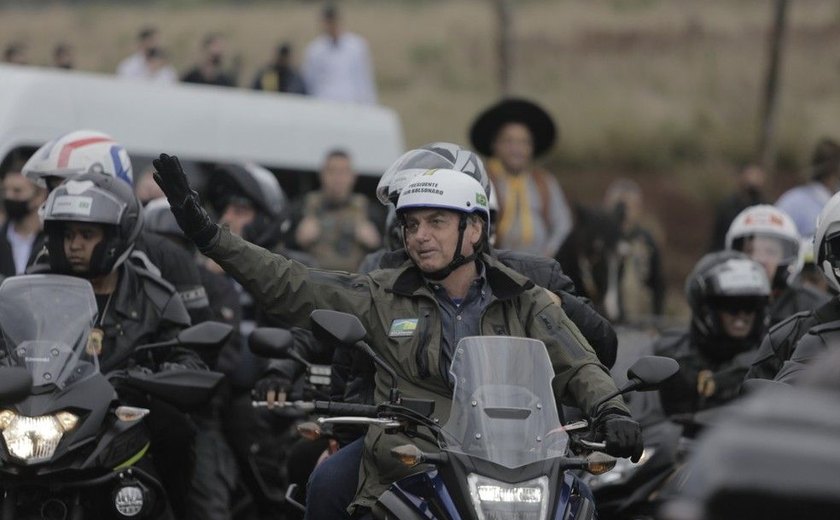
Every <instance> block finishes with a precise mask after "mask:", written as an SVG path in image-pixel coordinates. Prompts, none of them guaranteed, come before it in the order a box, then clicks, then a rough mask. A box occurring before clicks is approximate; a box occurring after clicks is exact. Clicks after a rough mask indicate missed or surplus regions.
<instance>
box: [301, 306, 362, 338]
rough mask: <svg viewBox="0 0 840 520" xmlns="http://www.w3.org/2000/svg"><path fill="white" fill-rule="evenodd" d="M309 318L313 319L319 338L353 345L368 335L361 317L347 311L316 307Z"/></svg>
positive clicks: (314, 328) (313, 326) (316, 335)
mask: <svg viewBox="0 0 840 520" xmlns="http://www.w3.org/2000/svg"><path fill="white" fill-rule="evenodd" d="M309 318H310V319H311V320H312V332H313V333H314V334H315V337H317V338H319V339H324V338H328V339H332V340H333V341H338V342H339V343H341V344H343V345H353V344H355V343H357V342H359V341H361V340H363V339H364V338H365V336H367V331H366V330H365V326H364V325H362V322H361V321H360V320H359V318H357V317H356V316H353V315H352V314H348V313H346V312H338V311H333V310H328V309H316V310H314V311H312V314H310V315H309Z"/></svg>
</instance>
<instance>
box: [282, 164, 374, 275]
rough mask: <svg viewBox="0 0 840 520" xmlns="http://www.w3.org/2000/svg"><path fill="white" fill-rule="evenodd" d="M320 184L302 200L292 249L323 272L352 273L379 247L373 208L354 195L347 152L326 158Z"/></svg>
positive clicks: (353, 172) (357, 195) (353, 173)
mask: <svg viewBox="0 0 840 520" xmlns="http://www.w3.org/2000/svg"><path fill="white" fill-rule="evenodd" d="M320 180H321V189H320V190H318V191H314V192H311V193H308V194H307V195H306V196H305V197H304V199H303V203H302V206H301V208H300V211H299V215H300V216H299V222H298V223H297V225H296V226H295V227H294V241H295V244H296V246H295V247H293V248H296V249H299V250H301V251H303V252H305V253H308V254H310V255H312V256H313V257H315V259H316V261H317V262H318V265H319V266H320V267H322V268H324V269H330V270H337V271H347V272H354V271H356V268H357V267H358V266H359V264H361V262H362V260H363V259H364V258H365V255H367V254H368V253H370V252H372V251H375V250H376V249H378V248H379V246H380V244H381V243H382V236H381V235H380V233H379V231H378V228H377V226H376V224H374V221H373V219H372V218H371V209H372V208H370V207H369V206H370V205H369V204H368V201H367V199H366V198H365V197H364V196H363V195H360V194H356V193H353V186H354V185H355V184H356V173H355V171H353V164H352V162H351V160H350V155H349V154H348V153H347V152H345V151H343V150H333V151H331V152H329V153H328V154H327V156H326V158H325V159H324V165H323V167H322V168H321V172H320Z"/></svg>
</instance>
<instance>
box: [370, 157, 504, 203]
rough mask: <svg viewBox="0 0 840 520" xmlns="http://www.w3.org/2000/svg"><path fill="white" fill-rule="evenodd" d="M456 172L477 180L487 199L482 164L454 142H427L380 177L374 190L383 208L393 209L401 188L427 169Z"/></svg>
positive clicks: (488, 191) (486, 180)
mask: <svg viewBox="0 0 840 520" xmlns="http://www.w3.org/2000/svg"><path fill="white" fill-rule="evenodd" d="M435 169H441V170H455V171H459V172H461V173H466V174H467V175H469V176H470V177H472V178H474V179H475V180H477V181H478V182H479V183H480V184H481V187H482V188H483V189H484V193H485V194H486V195H487V196H488V197H489V196H490V178H489V177H488V176H487V171H486V170H485V169H484V163H483V162H482V161H481V158H480V157H479V156H478V155H477V154H476V153H474V152H471V151H470V150H467V149H465V148H461V147H460V146H458V145H457V144H453V143H444V142H438V143H430V144H427V145H425V146H421V147H420V148H417V149H415V150H410V151H408V152H406V153H404V154H403V155H402V156H401V157H400V158H399V159H397V160H396V161H394V163H393V164H392V165H391V166H390V167H389V168H388V169H387V170H386V171H385V173H384V174H382V178H381V179H380V180H379V185H378V186H377V187H376V198H377V199H379V202H381V203H382V204H383V205H385V206H387V205H388V204H392V205H394V206H396V204H397V200H398V199H399V197H400V193H401V192H402V189H403V188H404V187H405V186H406V185H407V184H408V183H409V182H411V180H412V179H413V178H414V177H415V176H417V175H419V174H421V173H424V172H426V171H429V170H435Z"/></svg>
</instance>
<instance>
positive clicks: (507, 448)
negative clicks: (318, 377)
mask: <svg viewBox="0 0 840 520" xmlns="http://www.w3.org/2000/svg"><path fill="white" fill-rule="evenodd" d="M312 320H313V322H314V326H313V330H315V331H316V335H317V334H318V333H319V332H320V333H321V334H327V335H329V336H331V337H332V338H333V339H334V340H336V341H338V342H339V343H340V344H344V345H352V346H353V347H354V348H358V349H360V350H361V351H363V352H365V353H366V354H367V355H368V356H370V357H371V358H372V359H373V361H374V363H376V364H377V366H379V367H380V368H381V369H383V370H384V371H385V372H386V373H387V374H389V376H390V379H391V389H390V396H389V401H388V402H387V403H383V404H381V405H379V406H370V405H358V404H341V403H318V402H315V403H314V408H315V410H316V411H317V410H321V411H326V412H327V413H331V414H336V413H350V414H353V415H355V416H353V417H328V418H321V419H318V423H319V425H327V424H367V425H376V426H379V427H381V428H384V429H385V432H386V434H387V433H395V432H400V433H404V434H407V435H408V436H409V437H414V438H423V439H425V440H428V441H436V442H437V444H438V446H439V448H440V452H435V453H431V452H423V451H421V450H420V449H419V448H418V447H417V446H416V445H414V444H406V445H403V446H399V447H396V448H394V449H392V450H391V456H393V457H394V458H396V459H398V460H399V461H400V462H401V463H402V464H404V465H406V466H408V467H416V468H417V472H416V473H415V474H412V475H410V476H408V477H405V478H403V479H401V480H399V481H397V482H395V483H394V484H392V485H391V486H390V488H389V489H388V490H387V491H386V492H385V493H384V494H382V495H381V496H380V497H379V499H378V501H377V502H376V504H375V506H374V507H373V510H372V513H373V515H374V517H375V518H378V519H395V518H399V519H402V520H410V519H416V520H421V519H440V520H444V519H452V520H460V519H476V520H480V519H489V518H498V519H502V518H511V519H513V518H516V519H534V520H542V519H548V518H552V519H560V518H562V519H575V520H582V519H589V518H594V517H595V505H594V504H593V503H592V501H591V500H589V499H588V498H586V497H585V496H584V494H583V493H581V490H580V487H579V485H580V484H579V480H578V479H576V478H575V477H574V475H573V474H572V472H571V471H570V470H575V469H583V470H586V471H588V472H590V473H593V474H600V473H604V472H606V471H608V470H610V469H611V468H612V467H613V466H614V465H615V461H616V459H615V458H613V457H611V456H609V455H606V454H604V453H601V452H598V451H591V452H590V453H589V454H588V455H586V456H574V455H570V453H569V445H570V441H572V443H573V444H574V445H575V446H576V447H578V448H580V449H586V450H595V449H603V447H604V446H603V444H602V443H597V442H591V441H588V440H586V439H585V435H578V433H577V432H579V431H584V432H585V433H590V431H589V425H588V424H587V423H586V422H585V421H579V422H577V423H575V424H572V425H567V426H566V427H564V426H562V425H561V424H560V420H559V415H558V411H557V404H556V402H555V400H554V393H553V390H552V385H551V383H552V380H553V378H554V372H553V369H552V365H551V361H550V359H549V357H548V352H547V350H546V348H545V345H544V344H543V343H542V342H541V341H538V340H534V339H528V338H514V337H486V336H481V337H469V338H464V339H462V340H461V341H460V342H459V343H458V346H457V347H456V349H455V355H454V359H453V362H452V367H451V370H450V373H451V375H452V378H453V381H454V394H453V399H452V408H451V412H450V416H449V420H448V421H447V422H446V423H445V424H444V425H442V426H441V425H440V424H438V423H437V422H435V421H434V420H432V419H431V418H430V416H431V414H432V412H433V411H434V402H433V401H428V400H421V399H409V398H405V397H402V396H401V395H400V392H399V389H398V387H397V375H396V373H395V371H394V370H393V369H392V368H391V367H389V366H388V365H387V364H386V363H385V362H384V361H383V360H382V359H381V358H380V357H379V356H378V355H377V354H376V353H375V352H374V351H373V350H372V349H371V348H370V346H369V345H367V344H366V343H365V342H364V341H363V338H364V337H365V336H366V335H367V334H366V331H365V330H364V327H363V326H362V324H361V322H360V321H359V320H358V318H356V317H355V316H352V315H349V314H344V313H338V312H335V311H327V310H316V311H314V312H313V313H312ZM677 368H678V367H677V365H676V362H675V361H673V360H671V359H665V358H657V357H646V358H642V359H640V360H639V361H638V362H636V364H634V365H633V366H632V367H631V368H630V369H629V370H628V383H627V384H625V385H624V386H623V387H622V388H621V389H620V390H618V391H617V392H615V394H614V395H610V396H607V397H606V398H605V399H604V400H603V401H602V402H605V401H607V400H609V399H611V398H613V397H615V395H619V394H622V393H626V392H629V391H632V390H639V391H645V390H653V389H655V388H656V385H658V384H659V383H661V382H662V381H664V380H665V379H667V378H668V377H670V376H671V375H673V374H674V373H675V372H676V370H677ZM421 430H422V431H421ZM427 432H428V433H427ZM570 432H573V434H572V437H570V435H569V433H570Z"/></svg>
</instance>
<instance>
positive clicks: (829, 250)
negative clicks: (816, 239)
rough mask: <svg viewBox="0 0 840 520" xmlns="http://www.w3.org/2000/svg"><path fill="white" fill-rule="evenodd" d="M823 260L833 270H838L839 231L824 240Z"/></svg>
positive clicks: (839, 260)
mask: <svg viewBox="0 0 840 520" xmlns="http://www.w3.org/2000/svg"><path fill="white" fill-rule="evenodd" d="M825 259H826V260H828V261H829V263H831V266H832V267H834V268H835V269H838V268H840V231H836V232H834V233H833V234H831V235H829V236H828V238H826V239H825Z"/></svg>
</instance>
